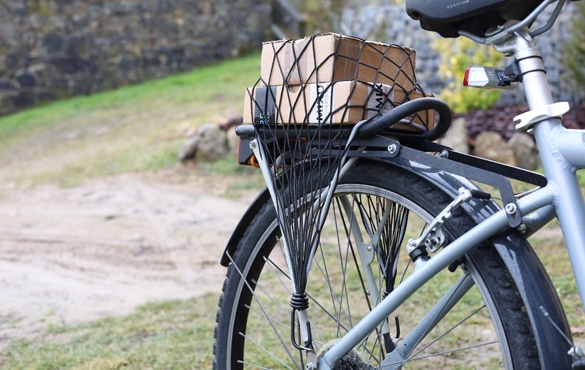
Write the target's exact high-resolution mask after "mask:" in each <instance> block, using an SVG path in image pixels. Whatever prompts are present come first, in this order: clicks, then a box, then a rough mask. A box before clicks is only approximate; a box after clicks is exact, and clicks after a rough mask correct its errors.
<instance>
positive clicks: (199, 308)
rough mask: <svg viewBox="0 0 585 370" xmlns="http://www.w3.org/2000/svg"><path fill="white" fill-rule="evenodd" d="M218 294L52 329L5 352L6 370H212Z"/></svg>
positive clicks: (2, 357) (1, 357) (1, 359)
mask: <svg viewBox="0 0 585 370" xmlns="http://www.w3.org/2000/svg"><path fill="white" fill-rule="evenodd" d="M216 305H217V295H215V294H207V295H205V296H201V297H197V298H193V299H189V300H174V301H164V302H152V303H148V304H146V305H143V306H141V307H139V308H138V309H137V310H136V312H135V313H133V314H131V315H129V316H125V317H111V318H107V319H103V320H99V321H96V322H92V323H87V324H82V325H79V326H73V327H67V326H52V327H51V328H50V329H49V330H48V331H47V333H45V334H44V335H43V336H42V337H40V338H37V339H35V340H28V339H21V340H18V341H14V342H12V343H11V344H10V345H9V346H8V347H7V348H6V349H5V350H4V351H2V352H1V353H0V365H1V366H2V368H5V369H121V368H123V369H210V368H211V363H212V360H213V352H212V349H211V348H212V346H213V328H214V323H215V321H214V318H215V307H216Z"/></svg>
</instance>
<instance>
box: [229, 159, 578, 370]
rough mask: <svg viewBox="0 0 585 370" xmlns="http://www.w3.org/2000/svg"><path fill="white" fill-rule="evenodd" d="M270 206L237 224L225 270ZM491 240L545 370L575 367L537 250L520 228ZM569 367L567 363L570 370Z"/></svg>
mask: <svg viewBox="0 0 585 370" xmlns="http://www.w3.org/2000/svg"><path fill="white" fill-rule="evenodd" d="M378 160H382V161H384V162H387V163H388V164H391V165H395V166H399V167H402V168H403V169H405V170H408V171H410V172H413V173H415V174H416V175H418V176H420V177H423V178H425V179H426V180H428V181H429V182H431V183H433V184H434V185H436V186H437V187H439V188H440V189H441V190H443V191H444V192H446V193H447V194H449V195H450V196H451V197H453V198H455V197H456V196H457V195H458V194H459V192H458V190H459V188H461V187H465V188H468V189H477V186H476V185H475V184H474V183H472V182H471V181H469V180H467V179H465V178H463V177H461V176H457V175H453V174H450V173H446V172H443V171H440V170H437V169H433V168H431V167H425V166H411V165H408V164H406V163H399V162H398V163H397V162H393V161H392V160H391V159H390V160H383V159H378ZM266 202H271V199H270V193H269V191H268V190H267V189H264V190H263V191H261V192H260V193H259V194H258V196H257V197H256V198H255V199H254V201H253V202H252V204H251V205H250V206H249V207H248V209H247V210H246V212H245V213H244V215H243V216H242V218H241V220H240V222H239V223H238V225H237V226H236V228H235V230H234V232H233V234H232V236H231V237H230V239H229V241H228V243H227V246H226V248H225V251H224V253H223V255H222V258H221V264H222V266H226V267H227V266H229V264H230V259H229V257H228V254H229V255H233V254H234V252H235V251H236V248H237V246H238V243H239V240H240V239H241V238H242V235H243V234H244V232H245V230H246V229H247V227H248V225H249V224H250V222H251V220H252V219H253V218H254V216H255V215H256V214H257V213H258V211H259V210H260V209H261V208H262V207H263V206H264V205H265V204H266ZM463 209H464V210H465V211H466V212H467V213H468V214H469V215H470V216H471V218H472V219H474V221H476V222H477V223H480V222H481V221H483V220H484V219H486V218H487V217H489V216H490V215H491V214H493V213H495V212H497V211H499V209H500V207H499V206H498V205H497V204H496V203H495V202H494V201H493V200H491V199H475V198H474V199H472V200H471V201H470V202H468V203H466V204H464V205H463ZM490 241H491V242H492V243H493V245H494V246H495V248H496V249H497V251H498V253H499V254H500V256H501V257H502V260H503V261H504V263H505V264H506V267H507V268H508V270H509V271H510V273H511V274H512V277H513V279H514V281H515V282H516V285H517V286H518V290H519V292H520V294H521V295H522V298H523V300H524V302H525V303H526V310H527V312H528V315H529V317H530V320H531V322H532V325H533V326H534V328H535V336H536V341H537V343H538V348H540V350H541V351H543V353H540V359H541V363H542V368H543V369H549V368H550V369H560V368H570V367H571V357H570V356H569V355H568V353H567V352H568V350H569V349H570V345H569V343H568V342H567V340H566V339H565V337H563V335H564V336H566V338H571V331H570V327H569V324H568V322H567V319H566V316H565V312H564V309H563V307H562V305H561V302H560V299H559V297H558V295H557V292H556V290H555V288H554V286H553V284H552V282H551V280H550V278H549V275H548V273H547V272H546V270H545V268H544V266H543V265H542V263H541V261H540V259H539V258H538V256H537V255H536V253H535V252H534V250H533V248H532V246H531V245H530V244H529V243H528V241H527V240H526V238H525V237H523V236H522V235H521V234H520V233H519V232H517V231H516V230H507V231H506V232H503V233H501V234H498V235H495V236H494V237H493V238H492V239H491V240H490ZM543 312H547V313H548V315H549V317H548V318H546V317H545V314H544V313H543ZM551 321H552V322H553V323H554V324H555V325H557V327H558V328H559V330H557V329H556V328H555V327H554V325H552V324H551ZM559 343H567V344H566V351H564V352H562V353H558V351H553V350H552V349H554V348H558V346H559ZM563 364H564V365H565V366H564V367H563Z"/></svg>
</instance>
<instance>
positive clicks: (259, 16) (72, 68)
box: [0, 0, 271, 115]
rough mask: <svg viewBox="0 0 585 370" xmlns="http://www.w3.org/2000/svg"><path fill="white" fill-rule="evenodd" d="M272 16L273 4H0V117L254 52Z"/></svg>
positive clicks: (256, 0)
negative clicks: (44, 103)
mask: <svg viewBox="0 0 585 370" xmlns="http://www.w3.org/2000/svg"><path fill="white" fill-rule="evenodd" d="M270 14H271V6H270V0H146V1H144V0H121V1H114V0H0V115H1V114H8V113H12V112H14V111H16V110H19V109H21V108H26V107H30V106H33V105H36V104H38V103H40V102H46V101H51V100H54V99H57V98H62V97H67V96H76V95H83V94H91V93H94V92H97V91H101V90H105V89H112V88H116V87H119V86H123V85H128V84H134V83H137V82H142V81H146V80H149V79H154V78H160V77H163V76H166V75H169V74H172V73H177V72H183V71H188V70H191V69H193V68H194V67H197V66H202V65H207V64H210V63H214V62H217V61H220V60H223V59H226V58H230V57H235V56H238V55H241V54H243V53H245V52H247V51H250V50H258V49H259V47H260V44H261V42H262V41H264V40H265V39H266V37H267V30H269V29H270V23H271V22H270V21H271V20H270ZM194 88H196V87H194Z"/></svg>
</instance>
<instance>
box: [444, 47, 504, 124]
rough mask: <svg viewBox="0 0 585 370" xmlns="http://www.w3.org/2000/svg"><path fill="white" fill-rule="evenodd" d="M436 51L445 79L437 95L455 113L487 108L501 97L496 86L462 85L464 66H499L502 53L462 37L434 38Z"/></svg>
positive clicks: (465, 67)
mask: <svg viewBox="0 0 585 370" xmlns="http://www.w3.org/2000/svg"><path fill="white" fill-rule="evenodd" d="M433 49H434V50H435V52H436V53H437V54H438V55H440V56H441V65H440V67H439V75H440V76H441V78H442V79H443V80H444V81H446V82H447V85H446V87H445V88H444V89H443V90H442V91H441V92H440V94H439V97H440V98H441V99H443V100H444V101H445V102H447V103H448V104H449V105H450V106H451V109H453V111H454V112H456V113H464V112H467V111H471V110H478V109H488V108H492V107H494V106H495V105H496V103H497V102H498V100H499V99H500V91H499V90H487V89H477V88H471V87H469V88H468V87H465V86H463V76H464V73H465V70H466V69H467V68H468V67H470V66H473V65H476V66H490V67H498V66H499V65H500V62H501V60H502V55H500V54H498V53H496V52H495V50H493V49H491V48H490V47H488V46H485V45H478V44H476V43H475V42H473V41H471V40H470V39H468V38H465V37H459V38H458V39H455V40H453V39H442V38H441V39H436V41H435V42H434V45H433Z"/></svg>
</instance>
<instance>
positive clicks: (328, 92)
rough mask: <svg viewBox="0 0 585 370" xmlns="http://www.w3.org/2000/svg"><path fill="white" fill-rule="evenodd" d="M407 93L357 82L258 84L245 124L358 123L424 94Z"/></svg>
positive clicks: (246, 110)
mask: <svg viewBox="0 0 585 370" xmlns="http://www.w3.org/2000/svg"><path fill="white" fill-rule="evenodd" d="M252 96H253V98H252ZM405 96H406V94H405V92H404V91H403V90H401V89H392V88H391V87H390V86H388V85H384V84H369V83H363V82H356V81H335V82H331V83H322V84H306V85H297V86H288V87H284V86H269V87H267V86H258V87H255V88H249V89H248V90H247V92H246V98H245V104H244V123H253V124H256V125H262V124H270V125H275V124H277V125H283V124H308V125H323V124H355V123H357V122H359V121H362V120H364V119H369V118H373V117H375V116H377V115H378V114H380V113H385V112H387V111H389V110H390V109H392V107H393V106H394V105H396V104H400V103H402V102H403V101H405V100H410V99H414V98H419V97H422V94H421V93H418V92H415V93H411V94H410V95H409V99H405ZM428 117H432V115H430V114H429V115H428ZM428 117H427V118H426V120H427V122H429V128H432V124H433V122H432V119H430V118H428ZM418 121H419V122H420V119H419V120H418ZM396 128H397V129H403V130H412V128H410V127H408V126H404V125H397V126H396Z"/></svg>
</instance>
